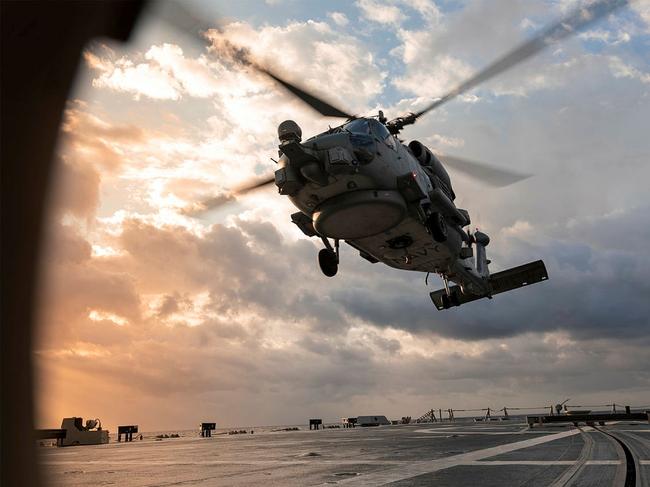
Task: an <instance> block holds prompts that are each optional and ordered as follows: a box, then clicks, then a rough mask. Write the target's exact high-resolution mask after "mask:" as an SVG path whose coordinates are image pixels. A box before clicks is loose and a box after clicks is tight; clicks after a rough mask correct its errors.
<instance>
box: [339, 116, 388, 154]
mask: <svg viewBox="0 0 650 487" xmlns="http://www.w3.org/2000/svg"><path fill="white" fill-rule="evenodd" d="M341 130H342V131H345V132H349V133H350V141H351V142H352V145H354V146H362V147H365V148H368V146H369V145H371V144H372V143H374V140H373V139H376V140H377V141H378V142H383V143H384V144H386V145H387V146H388V147H390V148H391V149H393V150H395V139H394V138H393V136H392V135H391V134H390V132H389V131H388V129H387V128H386V126H385V125H384V124H383V123H381V122H379V121H378V120H375V119H374V118H357V119H355V120H352V121H351V122H348V123H346V124H345V125H343V126H342V127H341Z"/></svg>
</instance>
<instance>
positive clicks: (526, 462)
mask: <svg viewBox="0 0 650 487" xmlns="http://www.w3.org/2000/svg"><path fill="white" fill-rule="evenodd" d="M576 462H577V460H492V461H490V460H482V461H476V462H468V463H462V464H461V465H462V466H465V465H468V466H470V465H472V466H477V465H495V466H505V465H575V463H576ZM621 463H622V462H621V460H587V461H586V462H585V465H620V464H621Z"/></svg>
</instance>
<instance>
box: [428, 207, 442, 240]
mask: <svg viewBox="0 0 650 487" xmlns="http://www.w3.org/2000/svg"><path fill="white" fill-rule="evenodd" d="M427 223H428V226H429V230H430V231H431V235H433V239H434V240H435V241H436V242H444V241H446V240H447V222H446V221H445V217H444V216H442V214H441V213H438V212H434V213H431V215H429V218H428V220H427Z"/></svg>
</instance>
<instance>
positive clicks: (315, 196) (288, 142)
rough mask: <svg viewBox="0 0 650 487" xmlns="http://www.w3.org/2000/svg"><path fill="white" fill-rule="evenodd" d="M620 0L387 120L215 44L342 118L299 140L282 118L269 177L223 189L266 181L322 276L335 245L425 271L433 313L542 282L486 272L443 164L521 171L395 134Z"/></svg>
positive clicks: (576, 15) (479, 173) (577, 15)
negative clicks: (311, 242)
mask: <svg viewBox="0 0 650 487" xmlns="http://www.w3.org/2000/svg"><path fill="white" fill-rule="evenodd" d="M626 3H627V2H626V1H623V0H615V1H599V2H595V3H592V4H590V5H588V6H587V7H584V8H578V9H576V10H574V11H573V12H571V13H570V14H569V15H568V16H567V17H565V18H563V19H561V20H560V21H558V22H556V23H554V24H552V25H551V26H549V27H547V28H546V29H544V30H542V31H541V32H540V33H539V34H538V35H537V36H535V37H533V38H532V39H530V40H529V41H527V42H525V43H524V44H522V45H520V46H519V47H517V48H515V49H514V50H512V51H510V52H509V53H507V54H506V55H504V56H503V57H501V58H499V59H497V60H496V61H495V62H493V63H492V64H490V65H489V66H488V67H486V68H485V69H484V70H482V71H480V72H479V73H478V74H476V75H474V76H473V77H471V78H470V79H468V80H466V81H465V82H463V83H462V84H460V85H459V86H458V87H456V88H455V89H453V90H452V91H450V92H449V93H447V94H445V95H444V96H443V97H441V98H439V99H437V100H435V101H433V102H432V103H431V104H429V105H428V106H427V107H425V108H423V109H422V110H420V111H418V112H415V113H409V114H407V115H405V116H402V117H398V118H395V119H392V120H388V119H387V118H386V117H385V116H384V113H383V112H382V111H379V113H378V114H377V115H376V116H370V117H369V116H355V115H353V114H350V113H349V112H347V111H345V110H342V109H340V108H337V107H335V106H333V105H332V104H330V103H328V102H326V101H325V100H323V99H321V98H319V97H317V96H315V95H313V94H311V93H309V92H307V91H306V90H304V89H303V88H301V87H298V86H297V85H296V84H293V83H290V82H288V81H286V80H284V79H282V78H281V77H280V76H278V75H277V74H275V73H273V72H272V71H270V70H269V69H268V68H266V67H263V66H261V65H259V64H257V63H256V62H255V61H253V60H252V59H251V58H250V55H249V53H248V52H247V51H246V50H245V49H242V48H237V47H235V46H233V45H232V44H230V43H229V42H228V41H223V40H222V41H221V44H222V45H221V49H220V51H221V53H224V52H226V54H228V55H230V56H231V57H232V58H236V59H237V60H238V61H239V62H242V63H243V64H245V65H246V66H250V67H252V68H254V69H256V70H257V71H259V72H262V73H264V74H266V75H268V76H270V77H271V78H272V79H273V80H275V81H276V82H277V83H279V84H280V85H282V86H283V87H284V88H285V89H287V90H288V91H289V92H291V93H292V94H293V95H295V96H297V97H298V98H299V99H301V100H302V101H303V102H305V103H307V104H308V105H309V106H310V107H312V108H313V109H315V110H316V111H317V112H319V113H320V114H322V115H324V116H330V117H339V118H344V119H345V122H344V123H343V124H341V125H338V126H336V127H333V128H328V130H326V131H324V132H322V133H320V134H317V135H315V136H313V137H310V138H308V139H307V140H305V141H303V140H302V130H301V129H300V127H299V126H298V124H297V123H296V122H294V121H292V120H287V121H284V122H282V123H281V124H280V125H279V127H278V137H279V140H280V144H279V156H280V157H279V160H278V161H277V165H278V169H277V170H276V171H275V174H274V175H273V177H268V178H264V179H262V180H258V181H255V182H254V183H252V184H249V185H247V186H244V187H242V188H240V189H239V190H238V191H235V192H233V194H242V193H245V192H247V191H250V190H252V189H257V188H260V187H262V186H265V185H268V184H273V183H275V185H276V186H277V188H278V191H279V193H280V194H281V195H284V196H287V197H288V198H289V199H290V200H291V202H292V203H293V204H294V205H295V206H296V207H297V208H298V210H299V211H297V212H296V213H293V214H292V215H291V220H292V221H293V223H295V224H296V225H297V226H298V228H300V230H301V231H302V232H303V233H304V234H305V235H306V236H308V237H316V238H319V239H320V240H321V241H322V242H323V245H324V248H323V249H321V250H320V252H319V253H318V262H319V265H320V269H321V271H322V272H323V274H325V275H326V276H329V277H333V276H335V275H336V274H337V271H338V265H339V255H340V242H341V241H344V242H345V243H347V244H348V245H350V246H351V247H353V248H354V249H356V250H357V251H358V252H359V255H360V256H361V257H362V258H364V259H366V260H367V261H369V262H371V263H378V262H381V263H384V264H386V265H388V266H390V267H393V268H396V269H403V270H409V271H419V272H425V273H427V277H428V273H436V274H438V275H440V277H441V278H442V281H443V283H444V288H442V289H440V290H437V291H434V292H432V293H430V296H431V299H432V301H433V303H434V305H435V306H436V308H437V309H439V310H442V309H448V308H451V307H454V306H460V305H462V304H465V303H468V302H470V301H474V300H477V299H481V298H490V299H491V298H492V296H494V295H495V294H499V293H502V292H506V291H510V290H513V289H517V288H520V287H523V286H526V285H530V284H534V283H539V282H542V281H545V280H547V279H548V273H547V271H546V267H545V265H544V263H543V261H541V260H537V261H534V262H530V263H527V264H524V265H521V266H518V267H514V268H511V269H507V270H504V271H501V272H497V273H495V274H491V273H490V270H489V264H490V260H489V259H488V258H487V254H486V247H487V245H488V244H489V242H490V238H489V237H488V235H487V234H485V233H483V232H480V231H478V230H476V231H474V232H472V231H471V230H470V229H469V227H470V224H471V219H470V215H469V213H468V212H467V211H466V210H464V209H462V208H458V207H456V205H455V203H454V200H455V198H456V195H455V193H454V190H453V187H452V183H451V178H450V177H449V174H448V173H447V170H446V169H445V165H447V166H448V167H453V168H455V169H458V170H461V171H464V172H466V173H468V174H470V175H473V176H475V177H479V178H480V179H482V180H484V181H486V182H491V183H493V184H497V185H505V184H510V183H513V182H516V181H519V180H521V179H523V178H525V177H527V176H525V175H522V174H517V173H513V172H510V171H506V170H503V169H498V168H495V167H490V166H487V165H485V164H481V163H476V162H471V161H467V160H463V159H458V158H454V157H444V158H443V159H444V164H443V162H442V161H441V160H440V158H439V157H437V156H436V155H435V154H434V153H433V152H432V151H431V150H430V149H429V148H427V147H426V146H425V145H424V144H422V143H421V142H419V141H417V140H413V141H411V142H409V143H408V144H407V143H406V142H404V141H403V140H401V139H400V138H399V137H398V136H399V134H400V133H401V131H402V130H403V129H404V127H406V126H408V125H411V124H413V123H415V122H416V121H417V120H418V119H419V118H420V117H422V116H423V115H425V114H427V113H429V112H430V111H432V110H433V109H435V108H437V107H439V106H441V105H442V104H444V103H446V102H448V101H450V100H451V99H453V98H455V97H456V96H458V95H460V94H463V93H465V92H467V91H469V90H470V89H472V88H474V87H476V86H478V85H479V84H480V83H482V82H484V81H486V80H488V79H490V78H492V77H494V76H496V75H498V74H500V73H502V72H503V71H505V70H507V69H509V68H511V67H513V66H514V65H516V64H518V63H520V62H521V61H523V60H525V59H527V58H529V57H531V56H533V55H534V54H537V53H538V52H540V51H541V50H542V49H544V48H545V47H546V46H547V45H548V44H550V43H552V42H557V41H559V40H561V39H563V38H565V37H568V36H569V35H572V34H573V33H575V32H576V31H578V30H580V29H582V28H584V27H586V26H587V25H590V24H592V23H593V22H595V21H596V20H598V19H600V18H602V17H603V16H605V15H607V14H609V13H611V12H613V11H614V10H615V9H617V8H619V7H621V6H623V5H625V4H626ZM224 47H225V49H224ZM450 283H455V284H454V285H450Z"/></svg>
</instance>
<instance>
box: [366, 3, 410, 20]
mask: <svg viewBox="0 0 650 487" xmlns="http://www.w3.org/2000/svg"><path fill="white" fill-rule="evenodd" d="M356 5H357V7H358V8H359V10H360V11H361V14H362V15H363V16H364V17H365V18H366V19H368V20H371V21H373V22H378V23H380V24H398V23H399V22H401V21H402V20H403V19H404V18H405V16H404V14H403V13H402V11H401V10H400V9H399V7H397V6H396V5H386V4H384V3H379V2H375V1H374V0H358V1H357V2H356Z"/></svg>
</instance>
